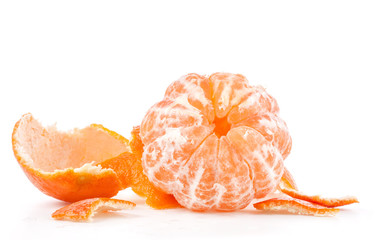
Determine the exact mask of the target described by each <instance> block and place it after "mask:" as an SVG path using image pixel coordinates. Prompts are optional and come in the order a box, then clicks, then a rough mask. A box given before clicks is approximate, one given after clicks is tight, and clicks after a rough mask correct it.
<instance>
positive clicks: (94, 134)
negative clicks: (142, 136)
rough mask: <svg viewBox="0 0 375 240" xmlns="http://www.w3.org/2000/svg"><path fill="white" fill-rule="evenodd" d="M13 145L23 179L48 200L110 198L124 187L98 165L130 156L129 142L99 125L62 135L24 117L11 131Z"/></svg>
mask: <svg viewBox="0 0 375 240" xmlns="http://www.w3.org/2000/svg"><path fill="white" fill-rule="evenodd" d="M12 144H13V151H14V155H15V157H16V159H17V161H18V163H19V165H20V166H21V168H22V169H23V171H24V172H25V174H26V176H27V177H28V178H29V180H30V181H31V182H32V183H33V184H34V185H35V186H36V187H37V188H38V189H39V190H40V191H42V192H43V193H45V194H47V195H49V196H51V197H54V198H57V199H60V200H63V201H67V202H74V201H79V200H82V199H86V198H93V197H112V196H114V195H116V194H117V192H118V191H119V190H121V189H123V188H125V187H126V186H123V185H121V182H120V180H119V177H118V176H117V174H116V172H115V171H113V170H112V169H108V168H102V167H101V166H100V163H101V162H102V161H104V160H107V159H110V158H114V157H115V156H118V155H119V154H121V153H123V152H129V151H130V146H129V142H128V140H127V139H125V138H124V137H122V136H121V135H119V134H117V133H115V132H113V131H110V130H108V129H106V128H105V127H103V126H102V125H98V124H92V125H90V126H88V127H86V128H83V129H74V130H72V131H70V132H62V131H58V130H57V129H56V127H54V126H51V127H47V128H45V127H43V126H42V125H41V124H40V123H39V122H38V121H37V120H36V119H34V117H33V116H32V115H31V114H25V115H23V116H22V118H21V119H20V120H19V121H18V122H17V123H16V125H15V127H14V130H13V135H12Z"/></svg>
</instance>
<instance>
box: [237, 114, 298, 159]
mask: <svg viewBox="0 0 375 240" xmlns="http://www.w3.org/2000/svg"><path fill="white" fill-rule="evenodd" d="M237 126H248V127H251V128H253V129H255V130H257V131H258V132H260V133H261V134H262V135H263V136H264V137H265V138H266V139H267V141H269V142H271V143H272V145H273V146H274V147H276V148H277V149H278V150H279V152H280V153H281V155H282V156H283V158H284V159H285V158H286V157H287V156H288V155H289V153H290V150H291V148H292V138H291V136H290V134H289V131H288V127H287V126H286V123H285V122H284V120H282V119H281V118H280V117H279V116H278V115H276V114H274V113H269V112H268V113H263V114H261V115H256V116H251V117H249V118H246V119H244V120H242V121H240V122H237V123H235V124H233V125H232V127H237Z"/></svg>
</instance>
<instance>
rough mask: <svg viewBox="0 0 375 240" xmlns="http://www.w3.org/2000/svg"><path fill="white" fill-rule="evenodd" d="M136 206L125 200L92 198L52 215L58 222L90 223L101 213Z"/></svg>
mask: <svg viewBox="0 0 375 240" xmlns="http://www.w3.org/2000/svg"><path fill="white" fill-rule="evenodd" d="M134 207H135V204H134V203H132V202H129V201H125V200H119V199H112V198H90V199H85V200H81V201H78V202H75V203H72V204H69V205H68V206H65V207H62V208H60V209H58V210H57V211H55V212H54V213H52V218H54V219H56V220H69V221H88V220H91V217H93V216H94V215H95V213H96V212H101V211H107V210H111V211H119V210H126V209H133V208H134Z"/></svg>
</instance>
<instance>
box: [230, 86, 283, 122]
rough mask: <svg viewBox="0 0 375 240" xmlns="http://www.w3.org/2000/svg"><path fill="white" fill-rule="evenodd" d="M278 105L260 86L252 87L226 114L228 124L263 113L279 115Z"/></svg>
mask: <svg viewBox="0 0 375 240" xmlns="http://www.w3.org/2000/svg"><path fill="white" fill-rule="evenodd" d="M279 110H280V109H279V105H278V104H277V102H276V100H275V98H273V97H272V96H271V95H270V94H268V93H267V92H266V90H265V89H264V88H263V87H262V86H252V87H250V88H248V89H247V92H246V94H245V95H244V97H243V99H242V100H241V102H240V103H239V104H237V105H234V106H233V109H231V111H230V112H229V113H228V122H229V123H231V124H235V123H238V122H240V121H242V120H244V119H247V118H249V117H252V116H256V115H262V114H264V113H274V114H278V113H279Z"/></svg>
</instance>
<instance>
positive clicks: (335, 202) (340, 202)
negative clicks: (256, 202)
mask: <svg viewBox="0 0 375 240" xmlns="http://www.w3.org/2000/svg"><path fill="white" fill-rule="evenodd" d="M279 189H280V191H281V192H283V193H285V194H287V195H289V196H290V197H292V198H296V199H300V200H304V201H307V202H311V203H315V204H319V205H321V206H324V207H329V208H334V207H340V206H345V205H348V204H352V203H358V202H359V201H358V199H357V198H356V197H353V196H348V197H342V198H325V197H321V196H319V195H314V196H310V195H306V194H303V193H301V192H299V191H297V190H296V189H293V188H291V187H289V186H288V184H286V183H285V182H280V185H279Z"/></svg>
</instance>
